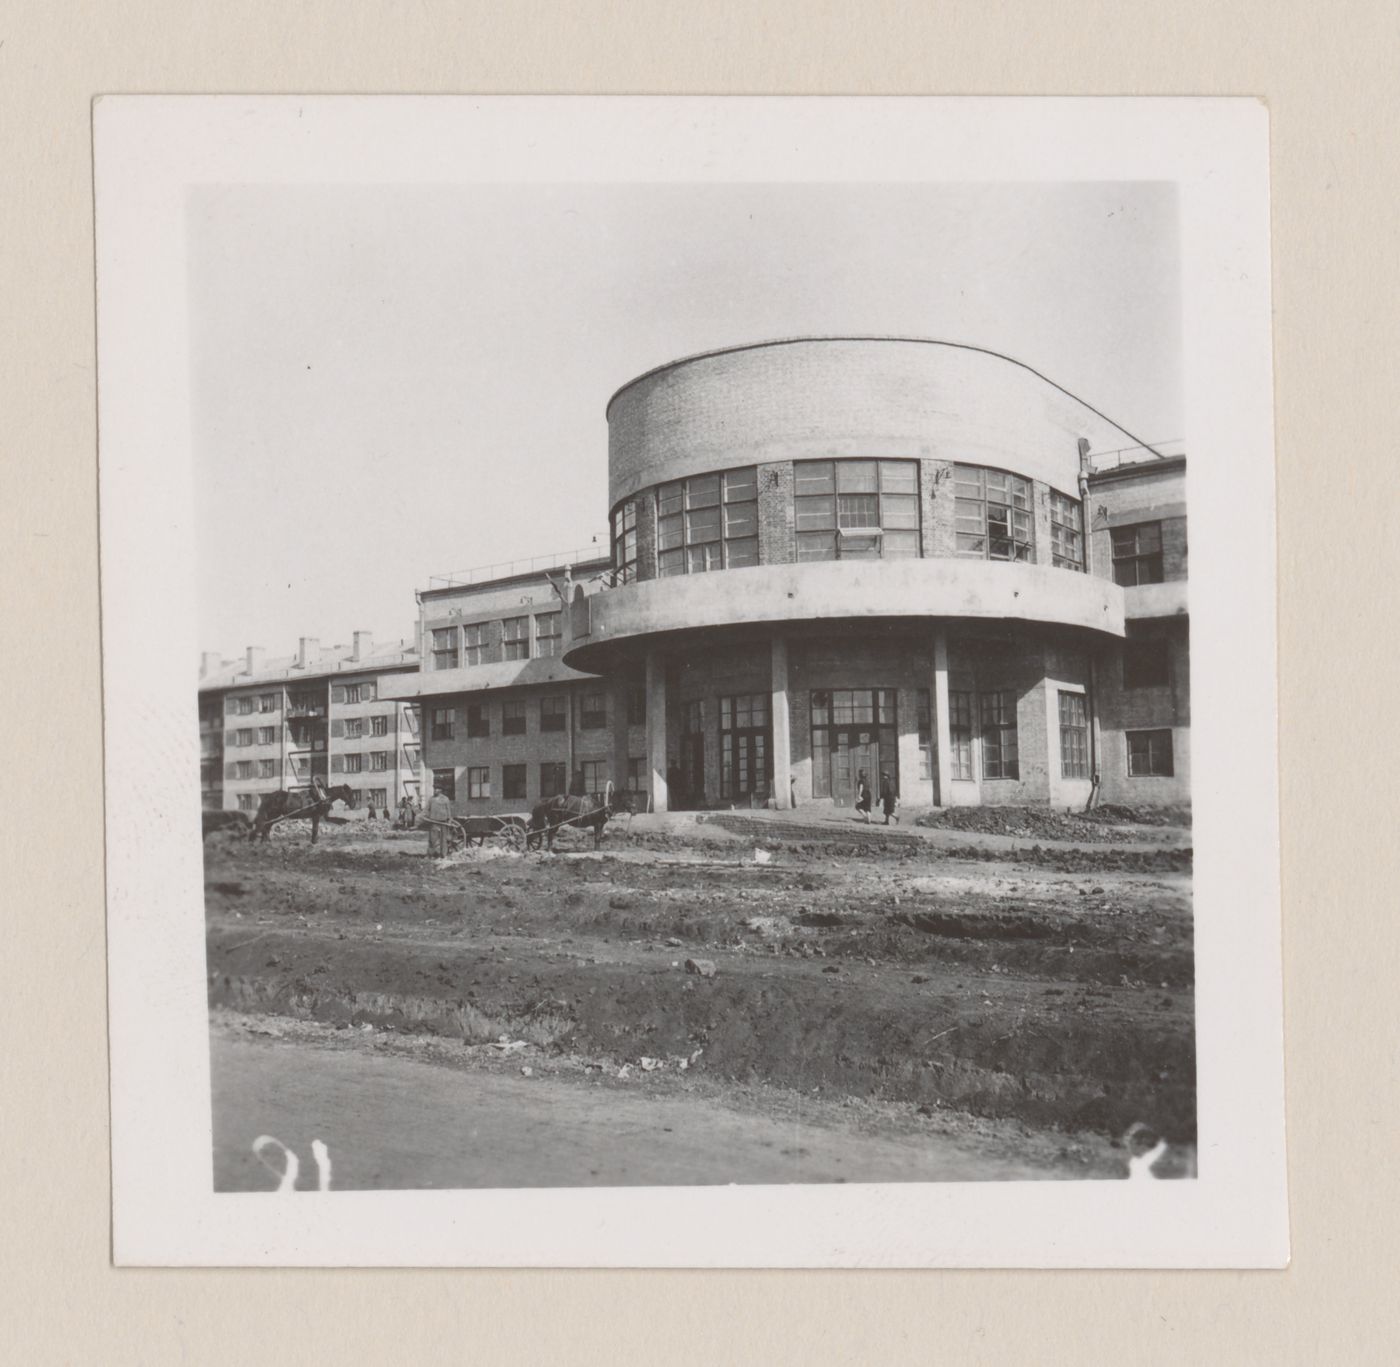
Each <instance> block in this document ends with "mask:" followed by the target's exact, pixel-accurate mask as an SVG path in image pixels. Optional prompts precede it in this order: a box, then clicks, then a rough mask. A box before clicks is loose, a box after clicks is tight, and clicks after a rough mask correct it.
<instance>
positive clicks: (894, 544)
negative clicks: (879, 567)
mask: <svg viewBox="0 0 1400 1367" xmlns="http://www.w3.org/2000/svg"><path fill="white" fill-rule="evenodd" d="M793 471H794V479H795V484H794V497H793V510H794V515H795V519H796V527H797V558H798V559H799V560H879V559H881V558H884V559H886V560H894V559H909V558H913V557H916V556H918V555H919V554H920V550H919V466H918V462H917V461H912V460H799V461H797V462H796V464H795V465H794V467H793Z"/></svg>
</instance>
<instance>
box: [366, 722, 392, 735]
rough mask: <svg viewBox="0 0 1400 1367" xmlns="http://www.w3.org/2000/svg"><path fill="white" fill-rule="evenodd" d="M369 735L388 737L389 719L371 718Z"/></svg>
mask: <svg viewBox="0 0 1400 1367" xmlns="http://www.w3.org/2000/svg"><path fill="white" fill-rule="evenodd" d="M369 733H370V735H371V736H387V735H388V734H389V718H388V717H371V718H370V719H369Z"/></svg>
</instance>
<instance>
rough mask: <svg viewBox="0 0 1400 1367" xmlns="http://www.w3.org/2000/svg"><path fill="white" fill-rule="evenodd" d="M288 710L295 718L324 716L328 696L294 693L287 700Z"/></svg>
mask: <svg viewBox="0 0 1400 1367" xmlns="http://www.w3.org/2000/svg"><path fill="white" fill-rule="evenodd" d="M287 710H288V711H289V712H290V713H291V714H292V715H293V716H301V717H319V716H323V715H324V714H325V710H326V695H325V694H324V693H312V692H309V691H303V692H300V693H293V694H291V695H290V696H289V697H288V699H287Z"/></svg>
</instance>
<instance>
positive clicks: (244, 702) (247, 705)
mask: <svg viewBox="0 0 1400 1367" xmlns="http://www.w3.org/2000/svg"><path fill="white" fill-rule="evenodd" d="M252 711H253V699H252V698H239V700H238V715H239V716H240V717H247V716H250V715H251V714H252Z"/></svg>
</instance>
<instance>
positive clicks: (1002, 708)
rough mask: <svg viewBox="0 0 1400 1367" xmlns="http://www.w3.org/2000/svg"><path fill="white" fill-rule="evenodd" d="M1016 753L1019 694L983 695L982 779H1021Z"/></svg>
mask: <svg viewBox="0 0 1400 1367" xmlns="http://www.w3.org/2000/svg"><path fill="white" fill-rule="evenodd" d="M1020 776H1021V769H1020V764H1019V762H1018V759H1017V753H1016V694H1015V693H1014V692H1011V691H1010V690H998V691H997V692H995V693H983V694H982V777H983V778H1019V777H1020Z"/></svg>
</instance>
